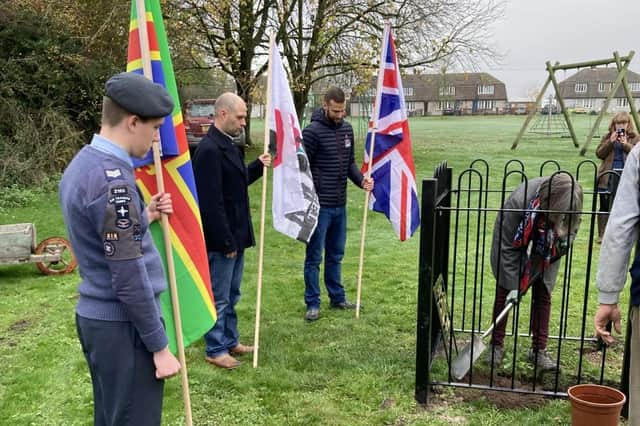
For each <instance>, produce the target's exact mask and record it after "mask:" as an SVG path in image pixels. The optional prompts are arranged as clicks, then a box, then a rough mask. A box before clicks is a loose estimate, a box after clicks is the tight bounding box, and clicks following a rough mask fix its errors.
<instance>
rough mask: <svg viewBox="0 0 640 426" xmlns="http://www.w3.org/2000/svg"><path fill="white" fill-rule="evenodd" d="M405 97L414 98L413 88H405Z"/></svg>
mask: <svg viewBox="0 0 640 426" xmlns="http://www.w3.org/2000/svg"><path fill="white" fill-rule="evenodd" d="M404 95H405V96H413V87H405V88H404Z"/></svg>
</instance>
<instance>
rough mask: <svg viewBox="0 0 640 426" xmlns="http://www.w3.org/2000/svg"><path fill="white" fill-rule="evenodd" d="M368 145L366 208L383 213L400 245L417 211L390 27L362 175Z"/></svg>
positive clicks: (410, 231)
mask: <svg viewBox="0 0 640 426" xmlns="http://www.w3.org/2000/svg"><path fill="white" fill-rule="evenodd" d="M372 143H373V164H372V168H371V177H373V179H374V181H375V187H374V189H373V192H372V193H371V200H370V203H369V208H370V209H372V210H374V211H377V212H381V213H384V214H385V216H387V218H388V219H389V221H390V222H391V225H392V226H393V229H394V230H395V232H396V234H397V235H398V237H399V238H400V241H404V240H406V239H407V238H409V237H411V236H412V235H413V233H414V232H415V230H416V229H417V228H418V225H419V224H420V211H419V209H418V192H417V190H416V171H415V166H414V164H413V157H412V155H411V135H410V134H409V121H408V120H407V112H406V108H405V102H404V93H403V88H402V80H401V78H400V68H399V67H398V57H397V56H396V48H395V43H394V40H393V34H392V33H391V25H390V24H386V25H385V27H384V36H383V39H382V52H381V55H380V70H379V72H378V86H377V90H376V99H375V103H374V107H373V114H372V116H371V120H370V121H369V132H368V133H367V141H366V143H365V152H364V164H363V166H362V172H363V173H366V172H367V170H368V168H369V163H370V159H369V153H370V147H371V144H372Z"/></svg>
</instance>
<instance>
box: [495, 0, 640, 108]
mask: <svg viewBox="0 0 640 426" xmlns="http://www.w3.org/2000/svg"><path fill="white" fill-rule="evenodd" d="M494 34H495V39H494V41H495V43H494V44H495V46H496V47H497V48H498V50H499V51H501V52H503V53H504V54H505V57H504V60H503V63H502V65H499V66H495V67H490V68H485V69H484V71H487V72H489V73H490V74H492V75H493V76H494V77H496V78H498V79H500V80H502V81H503V82H504V83H505V85H506V86H507V97H508V98H509V100H513V99H516V98H525V97H526V96H527V90H529V89H531V88H538V89H539V88H541V87H542V85H543V84H544V82H545V81H546V78H547V76H548V73H547V71H546V69H545V62H546V61H551V63H552V64H553V63H555V62H556V61H558V62H560V63H561V64H568V63H575V62H583V61H589V60H595V59H605V58H609V57H611V58H613V52H614V51H617V52H619V53H620V55H621V56H626V55H627V54H628V53H629V51H631V50H635V52H636V53H635V56H634V58H633V60H632V61H631V65H630V69H631V70H633V71H636V72H639V71H640V0H506V11H505V16H504V19H503V20H502V21H501V22H499V23H496V25H495V29H494ZM574 73H575V71H566V72H565V71H558V72H556V78H557V79H558V81H561V80H563V79H565V78H567V77H569V76H570V75H572V74H574Z"/></svg>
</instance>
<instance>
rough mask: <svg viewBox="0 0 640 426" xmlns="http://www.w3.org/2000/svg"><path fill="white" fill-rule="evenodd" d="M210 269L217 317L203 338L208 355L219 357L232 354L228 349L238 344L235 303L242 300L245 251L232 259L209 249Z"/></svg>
mask: <svg viewBox="0 0 640 426" xmlns="http://www.w3.org/2000/svg"><path fill="white" fill-rule="evenodd" d="M209 268H210V270H211V271H210V272H211V289H212V290H213V297H214V299H215V301H216V312H217V313H218V319H217V320H216V324H215V325H214V326H213V328H212V329H211V330H209V331H208V332H207V334H205V335H204V340H205V342H206V344H207V345H206V346H207V347H206V354H207V356H210V357H216V356H220V355H224V354H227V353H229V349H231V348H233V347H235V346H236V345H238V343H239V340H238V339H239V336H238V315H237V314H236V304H237V303H238V301H239V300H240V284H241V283H242V272H243V270H244V251H242V250H239V251H238V253H237V254H236V257H233V258H228V257H226V256H225V255H224V254H223V253H219V252H209Z"/></svg>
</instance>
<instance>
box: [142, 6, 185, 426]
mask: <svg viewBox="0 0 640 426" xmlns="http://www.w3.org/2000/svg"><path fill="white" fill-rule="evenodd" d="M136 15H137V21H138V34H139V37H140V55H141V59H142V70H143V72H144V76H145V77H147V78H148V79H149V80H152V81H153V75H152V71H151V52H150V51H149V35H148V34H147V13H146V9H145V6H144V0H136ZM159 145H160V143H159V142H154V143H153V165H154V168H155V170H156V184H157V186H158V192H164V179H163V176H162V160H161V159H160V146H159ZM161 224H162V234H163V237H164V248H165V255H166V258H167V275H169V293H170V295H171V306H172V308H173V323H174V325H175V331H176V344H177V346H178V360H179V361H180V366H181V368H180V376H181V378H182V400H183V402H184V415H185V422H186V424H187V426H191V425H192V424H193V420H192V415H191V397H190V396H189V378H188V376H187V360H186V357H185V355H184V341H183V338H182V322H181V320H180V304H179V301H178V287H177V284H176V270H175V265H174V262H173V251H172V248H171V234H170V232H171V229H170V227H169V216H167V215H166V214H164V213H163V214H162V215H161Z"/></svg>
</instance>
